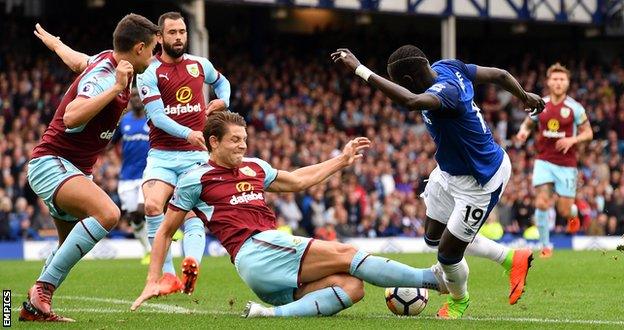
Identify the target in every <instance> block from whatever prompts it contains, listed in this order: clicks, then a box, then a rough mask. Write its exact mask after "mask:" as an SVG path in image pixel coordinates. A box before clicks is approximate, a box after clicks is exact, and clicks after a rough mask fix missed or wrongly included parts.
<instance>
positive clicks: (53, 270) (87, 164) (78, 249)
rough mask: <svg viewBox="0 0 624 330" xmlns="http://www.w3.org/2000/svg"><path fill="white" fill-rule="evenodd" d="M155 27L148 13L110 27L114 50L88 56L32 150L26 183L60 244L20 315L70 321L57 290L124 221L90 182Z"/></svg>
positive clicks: (48, 39)
mask: <svg viewBox="0 0 624 330" xmlns="http://www.w3.org/2000/svg"><path fill="white" fill-rule="evenodd" d="M37 28H38V29H37V31H35V34H36V35H37V36H38V37H39V38H41V39H42V41H44V43H45V44H46V45H47V46H48V47H50V48H51V49H52V50H54V51H55V52H57V53H59V54H63V53H66V52H73V51H72V50H71V49H69V48H67V47H66V46H64V45H63V44H62V43H61V42H60V40H59V39H58V38H54V37H52V36H51V35H44V34H41V33H42V32H44V31H43V30H39V28H40V27H39V26H37ZM157 33H158V27H157V26H156V25H154V24H153V23H152V22H150V21H149V20H148V19H146V18H145V17H143V16H140V15H135V14H130V15H126V16H125V17H124V18H123V19H122V20H121V21H120V22H119V23H118V24H117V27H116V28H115V31H114V32H113V50H112V51H104V52H101V53H100V54H98V55H95V56H93V57H90V58H89V59H88V60H85V62H84V63H85V64H86V65H87V67H86V69H85V70H84V71H83V72H82V74H80V75H79V76H78V78H76V80H75V81H74V82H73V83H72V84H71V86H70V87H69V90H68V91H67V92H66V93H65V96H64V97H63V100H62V101H61V104H60V105H59V107H58V108H57V110H56V113H55V114H54V118H53V119H52V122H51V123H50V125H49V126H48V128H47V129H46V131H45V133H44V134H43V137H42V138H41V142H40V143H39V144H38V145H37V146H36V147H35V149H34V150H33V153H32V159H31V160H30V162H29V163H28V182H29V183H30V186H31V187H32V189H33V190H34V191H35V193H37V195H38V196H39V197H40V198H42V199H43V201H44V202H45V204H46V205H47V206H48V207H49V208H50V214H51V215H52V217H53V218H54V223H55V225H56V228H57V231H58V236H59V246H58V248H57V249H56V251H55V252H53V253H52V254H51V255H50V256H49V257H48V259H47V260H46V262H45V265H44V268H43V271H42V273H41V275H40V276H39V279H38V280H37V281H36V283H35V285H33V287H32V288H31V289H30V290H29V291H28V299H27V301H26V302H24V304H23V307H22V309H21V311H20V320H23V321H73V320H71V319H69V318H65V317H62V316H59V315H57V314H55V313H54V312H53V311H52V296H53V294H54V291H55V290H56V289H57V288H58V287H59V285H60V284H61V283H62V282H63V280H64V279H65V277H66V276H67V274H68V273H69V271H70V270H71V268H72V267H73V266H74V265H75V264H76V263H77V262H78V261H79V260H80V259H81V258H82V257H83V256H84V255H86V254H87V253H88V252H89V251H90V250H91V249H92V248H93V246H94V245H95V244H96V243H97V242H98V241H100V240H101V239H102V238H104V237H105V236H106V234H107V233H108V231H109V230H110V229H112V228H113V227H115V225H116V224H117V221H118V220H119V213H120V212H119V209H118V208H117V206H116V205H115V203H114V202H113V201H112V200H111V199H110V197H108V195H107V194H106V193H105V192H104V190H102V189H101V188H100V187H98V186H97V185H96V184H94V183H93V181H91V174H92V173H91V172H92V169H93V165H94V163H95V162H96V160H97V158H98V156H99V154H100V153H101V152H102V151H103V150H104V149H105V147H106V145H107V144H108V143H109V141H110V139H111V138H112V136H113V132H114V131H115V128H116V127H117V123H118V122H119V118H120V117H121V114H122V113H123V111H124V110H125V109H126V106H127V104H128V100H129V98H130V89H129V86H130V84H131V80H132V76H133V74H134V72H143V71H144V70H145V69H146V68H147V66H148V65H149V60H150V58H151V56H152V51H153V49H154V46H155V44H156V40H155V39H156V38H155V36H156V34H157Z"/></svg>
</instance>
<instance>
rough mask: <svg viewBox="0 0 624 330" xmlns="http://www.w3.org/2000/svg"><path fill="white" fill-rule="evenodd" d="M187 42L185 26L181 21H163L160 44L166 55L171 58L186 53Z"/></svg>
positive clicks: (168, 19)
mask: <svg viewBox="0 0 624 330" xmlns="http://www.w3.org/2000/svg"><path fill="white" fill-rule="evenodd" d="M187 40H188V36H187V34H186V24H185V23H184V20H183V19H181V18H180V19H170V18H167V19H165V21H164V22H163V31H162V36H161V37H160V42H161V43H162V47H163V50H164V51H165V53H167V55H169V56H171V57H173V58H179V57H180V56H182V55H183V54H184V53H185V52H186V46H187Z"/></svg>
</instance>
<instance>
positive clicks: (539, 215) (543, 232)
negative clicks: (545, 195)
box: [535, 209, 550, 248]
mask: <svg viewBox="0 0 624 330" xmlns="http://www.w3.org/2000/svg"><path fill="white" fill-rule="evenodd" d="M535 224H536V225H537V231H538V232H539V240H540V245H541V246H542V248H545V247H550V230H549V228H548V227H549V223H548V211H543V210H540V209H535Z"/></svg>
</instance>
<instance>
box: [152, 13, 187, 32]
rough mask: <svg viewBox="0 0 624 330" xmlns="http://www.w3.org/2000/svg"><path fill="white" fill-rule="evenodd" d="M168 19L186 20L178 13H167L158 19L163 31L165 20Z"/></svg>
mask: <svg viewBox="0 0 624 330" xmlns="http://www.w3.org/2000/svg"><path fill="white" fill-rule="evenodd" d="M166 19H172V20H176V19H182V20H184V17H183V16H182V14H180V13H179V12H177V11H170V12H166V13H164V14H162V15H160V17H158V27H159V28H160V30H161V31H162V30H163V29H164V28H165V20H166Z"/></svg>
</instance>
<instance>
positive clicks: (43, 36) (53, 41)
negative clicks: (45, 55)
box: [33, 23, 63, 51]
mask: <svg viewBox="0 0 624 330" xmlns="http://www.w3.org/2000/svg"><path fill="white" fill-rule="evenodd" d="M33 32H34V33H35V35H36V36H37V38H39V39H40V40H41V42H43V44H44V45H46V47H48V48H50V50H51V51H55V50H56V48H57V47H58V46H60V45H62V44H63V42H61V39H60V37H56V36H53V35H51V34H50V33H49V32H48V31H46V30H45V29H44V28H43V27H41V25H40V24H39V23H37V24H35V31H33Z"/></svg>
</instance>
